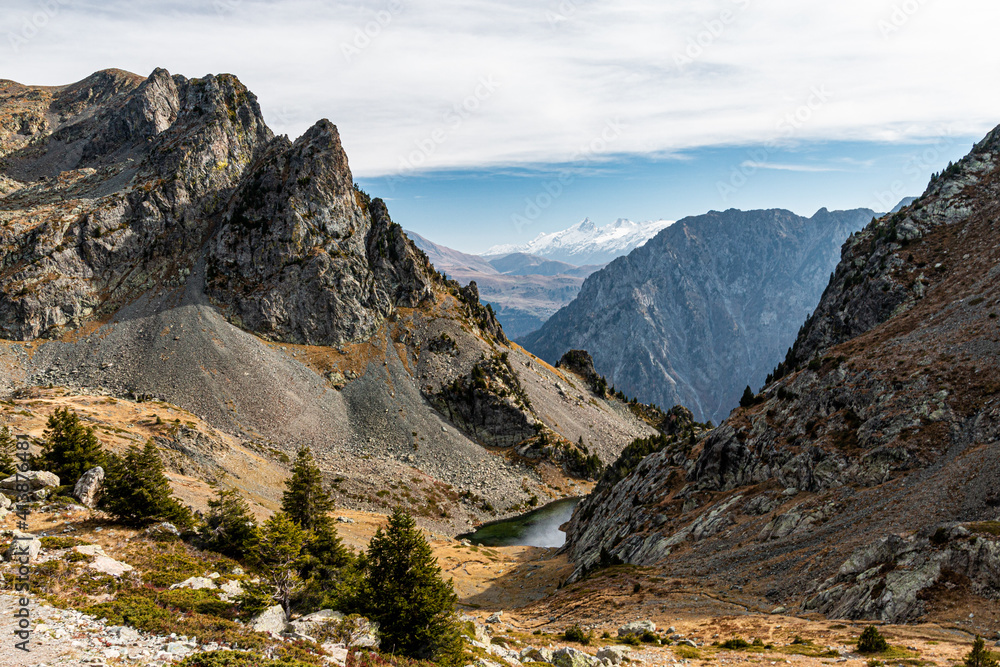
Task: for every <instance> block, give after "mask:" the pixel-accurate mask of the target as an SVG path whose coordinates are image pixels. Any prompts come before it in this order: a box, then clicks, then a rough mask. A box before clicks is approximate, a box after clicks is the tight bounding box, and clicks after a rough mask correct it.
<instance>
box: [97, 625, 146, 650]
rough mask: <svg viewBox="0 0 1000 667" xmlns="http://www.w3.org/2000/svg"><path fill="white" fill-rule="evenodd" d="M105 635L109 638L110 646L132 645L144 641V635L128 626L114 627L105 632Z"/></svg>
mask: <svg viewBox="0 0 1000 667" xmlns="http://www.w3.org/2000/svg"><path fill="white" fill-rule="evenodd" d="M105 634H106V635H107V637H108V640H107V641H108V643H109V644H112V645H118V646H121V645H122V644H132V643H135V642H137V641H140V640H141V639H142V635H141V634H140V633H139V631H138V630H136V629H134V628H130V627H128V626H127V625H112V626H111V627H109V628H108V629H107V630H105Z"/></svg>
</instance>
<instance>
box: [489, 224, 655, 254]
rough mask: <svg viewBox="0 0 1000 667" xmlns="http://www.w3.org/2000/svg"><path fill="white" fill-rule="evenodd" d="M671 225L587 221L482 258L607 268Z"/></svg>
mask: <svg viewBox="0 0 1000 667" xmlns="http://www.w3.org/2000/svg"><path fill="white" fill-rule="evenodd" d="M672 224H673V221H670V220H654V221H650V222H632V221H631V220H626V219H624V218H619V219H618V220H616V221H615V222H613V223H611V224H610V225H605V226H604V227H598V226H597V225H596V224H595V223H594V222H593V221H592V220H591V219H590V218H587V219H585V220H583V222H579V223H577V224H575V225H573V226H572V227H570V228H569V229H564V230H562V231H559V232H552V233H550V234H539V235H538V236H537V237H535V239H534V240H533V241H531V242H530V243H524V244H506V245H495V246H493V247H492V248H490V249H489V250H487V251H486V252H484V253H483V256H484V257H487V258H491V257H497V256H502V255H510V254H512V253H525V254H529V255H537V256H540V257H545V258H548V259H553V260H557V261H560V262H566V263H568V264H573V265H576V266H585V265H588V264H607V263H608V262H610V261H612V260H613V259H615V258H616V257H621V256H622V255H627V254H628V253H630V252H632V251H633V250H635V249H636V248H638V247H639V246H641V245H642V244H643V243H645V242H646V241H648V240H649V239H651V238H653V237H654V236H656V235H657V234H658V233H659V232H660V231H661V230H663V229H665V228H667V227H669V226H670V225H672Z"/></svg>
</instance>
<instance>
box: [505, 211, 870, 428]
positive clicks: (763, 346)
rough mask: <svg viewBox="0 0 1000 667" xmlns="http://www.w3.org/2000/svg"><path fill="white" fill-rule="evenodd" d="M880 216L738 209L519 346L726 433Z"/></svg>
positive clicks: (613, 274)
mask: <svg viewBox="0 0 1000 667" xmlns="http://www.w3.org/2000/svg"><path fill="white" fill-rule="evenodd" d="M875 215H876V213H875V212H874V211H871V210H868V209H858V210H853V211H834V212H830V211H827V210H826V209H821V210H820V211H819V212H818V213H816V214H815V215H814V216H813V217H811V218H804V217H801V216H798V215H796V214H794V213H792V212H791V211H784V210H768V211H739V210H736V209H731V210H729V211H725V212H721V213H720V212H717V211H713V212H710V213H708V214H706V215H701V216H695V217H690V218H685V219H684V220H681V221H680V222H677V223H676V224H673V225H671V226H670V227H668V228H667V229H665V230H663V231H661V232H660V233H659V234H658V235H657V236H656V237H655V238H653V239H652V240H650V241H649V242H648V243H646V244H645V245H643V246H642V247H640V248H637V249H636V250H633V251H632V252H631V253H630V254H629V255H628V256H627V257H621V258H619V259H617V260H615V261H614V262H612V263H610V264H609V265H608V266H606V267H605V268H604V269H602V270H601V271H599V272H597V273H595V274H594V275H592V276H590V277H589V278H588V279H587V280H586V282H585V283H584V285H583V287H582V289H581V291H580V294H579V295H578V296H577V297H576V299H574V300H573V302H572V303H570V304H569V305H567V306H566V307H565V308H563V309H562V310H560V311H559V312H558V313H556V314H555V315H554V316H553V317H552V318H551V319H550V320H549V321H548V322H546V323H545V325H544V326H543V327H542V328H541V329H539V330H538V331H535V332H533V333H531V334H529V335H527V336H522V337H519V338H518V342H519V343H521V344H522V345H523V346H524V347H525V348H527V349H528V350H529V351H531V352H533V353H534V354H537V355H538V356H540V357H542V358H543V359H545V360H546V361H549V362H550V363H554V362H556V361H558V360H559V358H560V357H561V356H562V355H563V354H564V353H565V352H567V351H568V350H571V349H583V350H587V351H589V352H590V353H591V355H592V356H593V358H594V364H595V367H596V369H597V371H598V372H599V373H601V374H602V375H605V376H606V377H607V379H608V382H609V383H610V384H613V385H615V386H616V388H617V389H619V390H622V391H624V392H625V393H626V394H628V395H629V396H636V397H638V398H639V399H640V400H641V401H643V402H652V403H657V404H659V405H661V406H662V407H664V408H669V407H671V406H673V405H678V404H679V405H684V406H687V407H688V408H690V409H691V411H692V412H693V413H694V416H695V418H696V419H698V420H699V421H707V420H709V419H711V420H713V421H716V422H719V421H721V420H722V419H724V418H725V417H726V416H727V415H728V414H729V412H730V410H732V409H733V408H734V407H735V406H736V405H737V403H738V402H739V399H740V395H741V394H742V392H743V390H744V388H745V387H746V386H747V385H750V386H752V387H754V388H757V387H760V386H761V384H762V383H763V382H764V379H765V376H766V375H767V373H768V372H769V371H770V370H772V369H773V368H774V367H775V365H776V364H777V363H778V362H779V361H781V360H782V359H783V358H784V355H785V351H786V350H787V348H788V347H789V346H790V345H791V344H792V343H793V342H794V341H795V334H796V332H797V331H798V329H799V326H800V325H801V324H802V322H803V320H805V317H806V315H807V314H808V313H810V312H812V310H813V309H814V308H815V307H816V304H817V303H819V299H820V296H821V295H822V293H823V288H824V287H826V284H827V282H828V280H829V276H830V273H831V272H832V271H833V269H834V268H835V267H836V266H837V261H838V260H839V259H840V247H841V245H842V244H843V243H844V241H845V240H846V239H847V238H848V237H849V236H850V235H851V234H852V233H854V232H857V231H859V230H861V229H862V228H863V227H864V226H865V224H866V223H868V222H869V221H871V219H872V218H873V217H874V216H875Z"/></svg>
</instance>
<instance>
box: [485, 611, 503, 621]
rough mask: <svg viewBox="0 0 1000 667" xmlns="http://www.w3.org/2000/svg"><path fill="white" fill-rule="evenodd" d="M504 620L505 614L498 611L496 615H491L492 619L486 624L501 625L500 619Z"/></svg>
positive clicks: (488, 619)
mask: <svg viewBox="0 0 1000 667" xmlns="http://www.w3.org/2000/svg"><path fill="white" fill-rule="evenodd" d="M502 618H503V612H502V611H498V612H496V613H494V614H491V615H490V617H489V618H487V619H486V622H487V623H499V622H500V619H502Z"/></svg>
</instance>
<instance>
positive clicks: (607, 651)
mask: <svg viewBox="0 0 1000 667" xmlns="http://www.w3.org/2000/svg"><path fill="white" fill-rule="evenodd" d="M629 653H630V651H629V649H627V648H625V647H624V646H604V647H602V648H601V649H600V650H598V651H597V659H598V660H600V661H602V662H603V661H605V660H607V661H608V663H609V664H612V665H620V664H622V663H623V662H626V661H627V660H628V654H629Z"/></svg>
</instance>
